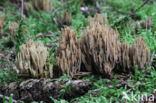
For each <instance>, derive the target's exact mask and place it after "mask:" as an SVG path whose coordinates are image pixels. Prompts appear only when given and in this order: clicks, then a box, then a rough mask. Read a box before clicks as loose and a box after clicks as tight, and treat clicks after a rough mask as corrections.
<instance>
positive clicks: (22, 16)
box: [0, 0, 156, 103]
mask: <svg viewBox="0 0 156 103" xmlns="http://www.w3.org/2000/svg"><path fill="white" fill-rule="evenodd" d="M13 1H16V0H13ZM17 1H18V0H17ZM86 1H88V2H86ZM90 1H92V0H78V1H77V0H52V10H51V11H49V12H44V11H42V10H41V11H31V10H29V11H26V10H24V9H23V8H22V6H21V3H20V2H16V3H15V2H14V3H13V2H10V1H8V0H6V1H5V2H4V1H3V2H1V1H0V17H1V18H4V27H3V29H2V31H0V84H7V83H11V82H17V81H24V80H25V78H22V77H20V75H19V74H17V73H15V72H13V69H14V68H16V66H15V63H16V59H15V58H16V56H17V54H18V52H19V46H20V45H22V44H24V43H25V42H26V41H27V40H28V39H33V40H34V41H37V40H41V41H42V42H43V43H44V45H45V46H47V48H48V51H49V53H50V61H51V63H52V64H54V68H55V66H56V60H55V55H56V52H55V50H56V47H57V46H58V43H59V37H60V34H61V28H63V27H67V25H65V24H63V23H60V20H59V16H60V15H62V16H63V13H64V12H68V13H69V14H71V17H72V21H71V25H69V26H70V27H71V28H72V29H74V30H76V32H77V34H78V35H77V37H78V39H79V38H80V37H81V36H82V32H83V30H84V28H86V27H87V26H88V23H87V20H88V19H87V17H88V16H92V17H93V16H94V15H95V14H96V13H100V14H102V15H104V16H105V17H107V19H108V21H109V25H110V26H111V27H112V28H114V29H117V30H118V31H119V34H120V41H121V42H124V41H127V42H128V43H129V44H132V43H133V41H134V40H135V39H136V38H137V37H138V36H142V37H144V38H145V42H146V44H147V45H148V47H149V49H150V57H151V58H150V63H149V65H148V66H147V67H146V70H142V71H139V70H137V69H136V70H135V73H134V74H120V75H115V77H114V79H108V78H103V77H101V76H99V75H94V74H88V75H83V76H82V77H79V79H81V80H85V81H90V82H92V83H93V84H92V87H91V89H90V90H89V91H88V92H87V93H85V94H84V95H82V96H80V97H76V98H71V99H70V100H66V99H64V97H63V96H62V97H61V98H59V99H55V98H52V100H53V101H54V102H55V103H68V102H69V103H125V102H127V103H135V102H139V101H140V99H142V96H143V97H144V99H145V97H147V98H146V100H143V101H150V100H151V101H152V102H153V103H154V100H153V99H152V98H149V97H148V96H154V95H156V54H155V53H156V52H155V51H156V1H154V0H149V2H146V1H147V0H133V1H132V0H99V1H98V0H96V1H94V0H93V3H92V2H90ZM139 7H140V8H139ZM135 10H136V11H135ZM22 11H24V13H22ZM0 22H1V21H0ZM12 22H16V23H17V24H19V30H18V31H17V32H16V34H15V35H16V36H15V40H14V41H12V40H11V37H10V34H9V33H10V32H9V26H10V24H11V23H12ZM137 23H138V24H137ZM139 23H140V25H139ZM141 23H142V24H143V25H146V27H143V26H142V24H141ZM0 29H1V26H0ZM57 79H58V80H62V79H72V78H71V77H70V76H68V75H63V76H61V77H59V78H57ZM64 91H65V90H62V92H64ZM125 96H127V98H128V99H127V98H126V99H125V98H123V97H125ZM154 99H156V97H154ZM5 103H11V102H7V101H5ZM33 103H36V102H33ZM41 103H42V102H41ZM140 103H141V102H140ZM144 103H145V102H144ZM147 103H151V102H147Z"/></svg>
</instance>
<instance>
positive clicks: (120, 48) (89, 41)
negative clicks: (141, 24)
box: [17, 15, 150, 77]
mask: <svg viewBox="0 0 156 103" xmlns="http://www.w3.org/2000/svg"><path fill="white" fill-rule="evenodd" d="M101 16H102V15H96V16H95V17H94V18H90V19H89V20H90V21H89V25H90V26H89V27H87V29H86V30H84V32H83V35H82V37H81V38H80V40H77V33H76V31H74V30H72V29H70V28H64V29H62V34H61V37H60V44H59V46H58V47H57V51H56V63H57V65H58V67H59V69H60V70H61V71H62V73H65V74H69V75H71V76H74V74H76V73H79V72H80V71H88V72H93V73H97V74H100V75H102V76H109V77H112V76H113V74H114V72H115V70H116V67H120V70H121V71H122V72H131V71H134V69H135V66H136V65H138V68H139V69H144V68H145V66H146V65H147V63H148V61H149V54H150V51H149V49H148V48H147V45H146V43H145V40H144V38H143V37H138V38H137V39H136V40H135V41H134V43H133V44H132V45H129V44H128V43H127V42H123V43H121V42H120V40H119V33H118V31H117V30H114V29H112V28H111V27H110V26H109V25H108V22H107V20H106V19H105V18H103V17H101ZM101 20H103V21H101ZM47 57H48V51H47V48H46V47H44V46H43V44H42V43H41V42H36V43H34V42H33V41H31V40H30V41H28V42H27V43H26V44H24V45H22V46H21V48H20V53H19V54H18V57H17V66H18V68H19V71H20V72H21V73H29V74H33V75H34V76H35V77H49V76H50V77H52V68H51V67H48V66H47V65H46V60H47Z"/></svg>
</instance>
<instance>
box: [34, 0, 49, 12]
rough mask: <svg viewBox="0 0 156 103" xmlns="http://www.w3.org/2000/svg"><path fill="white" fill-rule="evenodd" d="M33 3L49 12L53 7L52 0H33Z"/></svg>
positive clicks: (37, 8)
mask: <svg viewBox="0 0 156 103" xmlns="http://www.w3.org/2000/svg"><path fill="white" fill-rule="evenodd" d="M32 5H33V7H34V8H35V9H36V10H44V11H46V12H48V11H50V10H51V9H52V0H32Z"/></svg>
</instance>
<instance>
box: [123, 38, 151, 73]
mask: <svg viewBox="0 0 156 103" xmlns="http://www.w3.org/2000/svg"><path fill="white" fill-rule="evenodd" d="M149 54H150V51H149V49H148V48H147V45H146V43H145V40H144V38H143V37H141V36H140V37H138V38H137V39H136V40H135V41H134V43H133V44H132V45H129V44H127V43H126V42H124V43H122V45H121V66H122V68H123V71H124V72H127V71H134V68H135V66H136V65H138V69H144V68H145V67H146V65H147V63H148V62H149V56H150V55H149Z"/></svg>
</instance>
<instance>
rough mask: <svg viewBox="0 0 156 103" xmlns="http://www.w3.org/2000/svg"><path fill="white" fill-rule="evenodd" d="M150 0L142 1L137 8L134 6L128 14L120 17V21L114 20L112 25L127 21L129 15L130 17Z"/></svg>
mask: <svg viewBox="0 0 156 103" xmlns="http://www.w3.org/2000/svg"><path fill="white" fill-rule="evenodd" d="M149 1H150V0H146V1H144V2H143V3H142V4H141V5H140V6H139V7H138V8H136V9H135V10H134V11H132V12H131V13H130V14H129V15H127V16H125V17H124V18H123V19H121V20H120V21H118V22H116V23H115V24H114V26H117V25H119V24H121V23H122V22H123V21H124V22H125V21H127V20H128V18H129V17H132V16H134V15H135V14H136V12H137V11H138V10H139V9H141V8H142V7H144V6H145V5H146V4H147V3H148V2H149Z"/></svg>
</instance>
